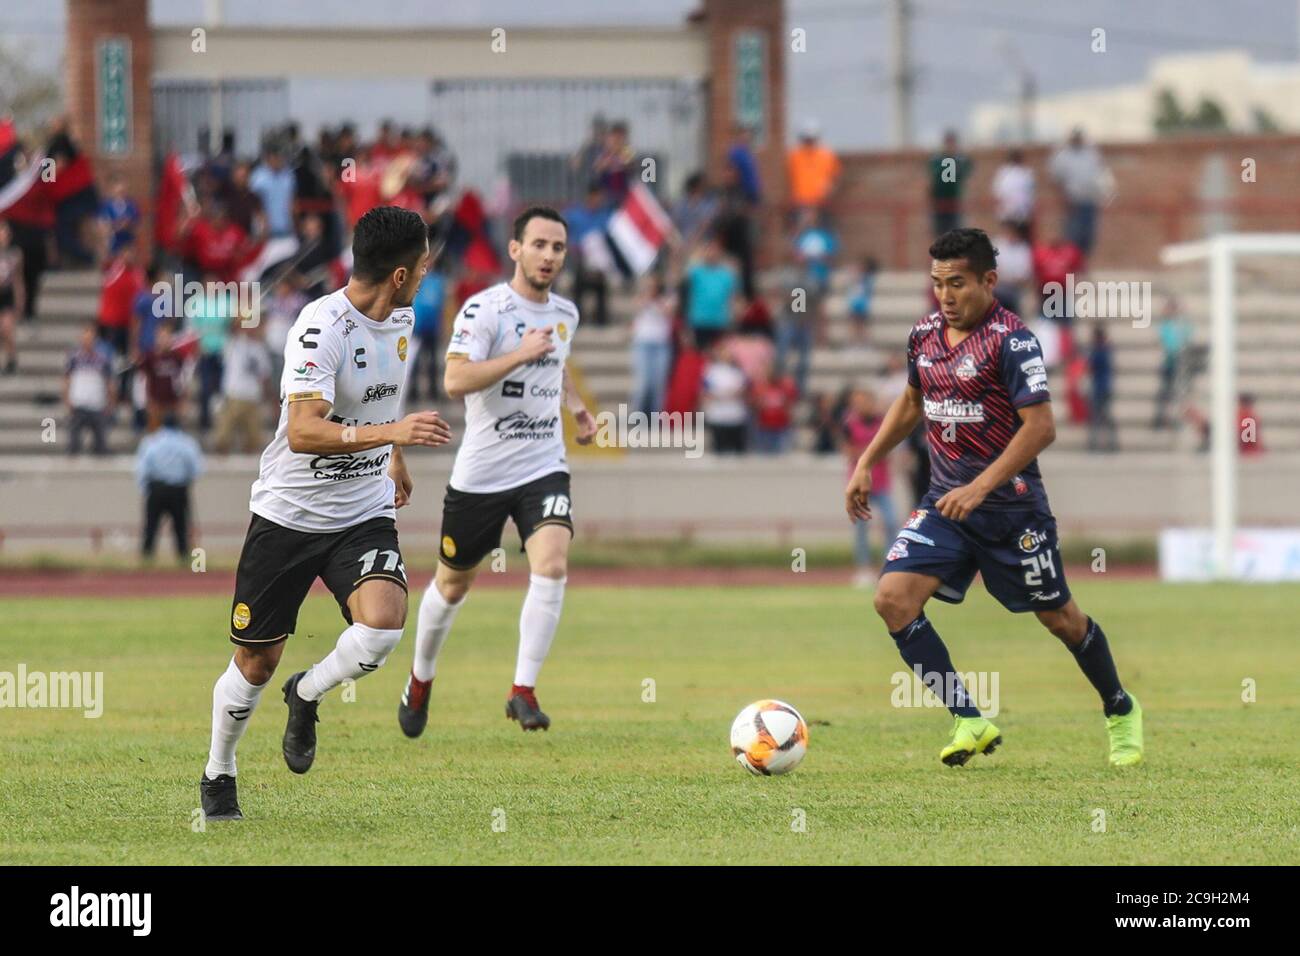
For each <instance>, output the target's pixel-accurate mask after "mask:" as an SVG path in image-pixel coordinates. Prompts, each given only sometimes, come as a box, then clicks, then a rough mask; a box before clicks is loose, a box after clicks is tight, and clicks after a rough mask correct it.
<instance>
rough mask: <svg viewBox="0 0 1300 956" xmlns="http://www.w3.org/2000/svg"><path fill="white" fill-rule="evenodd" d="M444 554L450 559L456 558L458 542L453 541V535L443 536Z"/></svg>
mask: <svg viewBox="0 0 1300 956" xmlns="http://www.w3.org/2000/svg"><path fill="white" fill-rule="evenodd" d="M442 553H443V554H445V555H446V556H447V557H449V558H454V557H456V542H455V541H453V540H451V535H449V534H444V535H443V536H442Z"/></svg>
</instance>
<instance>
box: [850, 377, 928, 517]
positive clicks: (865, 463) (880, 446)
mask: <svg viewBox="0 0 1300 956" xmlns="http://www.w3.org/2000/svg"><path fill="white" fill-rule="evenodd" d="M923 414H924V412H923V406H922V404H921V390H920V389H918V388H917V387H916V386H915V385H910V384H909V385H907V386H906V387H905V388H904V389H903V394H902V395H900V396H898V398H896V399H894V403H893V404H892V405H890V406H889V411H887V412H885V418H884V420H883V421H882V422H881V423H880V430H879V431H878V432H876V437H875V438H873V439H871V444H869V445H868V446H867V450H866V451H864V452H863V453H862V457H861V458H859V459H858V464H857V466H856V467H855V468H854V469H853V476H852V477H851V478H850V479H849V485H848V487H847V488H845V489H844V510H845V511H847V512H848V515H849V517H850V518H852V519H853V520H854V521H858V520H862V521H867V520H870V518H871V506H870V505H869V504H868V501H867V499H868V496H869V495H870V494H871V469H872V467H874V466H875V464H876V463H877V462H879V461H881V460H883V459H884V457H885V456H886V455H888V454H889V453H890V452H891V451H893V450H894V448H895V447H896V446H897V445H898V443H899V442H901V441H902V440H903V439H904V438H906V437H907V436H908V435H910V434H912V429H914V428H915V427H916V426H917V423H918V422H920V420H921V417H922V415H923Z"/></svg>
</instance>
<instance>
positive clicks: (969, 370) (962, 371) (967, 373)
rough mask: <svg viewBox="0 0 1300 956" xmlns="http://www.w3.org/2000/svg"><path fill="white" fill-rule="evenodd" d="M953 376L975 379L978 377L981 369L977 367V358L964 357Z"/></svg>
mask: <svg viewBox="0 0 1300 956" xmlns="http://www.w3.org/2000/svg"><path fill="white" fill-rule="evenodd" d="M953 374H954V375H956V376H957V377H958V378H974V377H975V376H976V375H978V374H979V369H977V368H976V367H975V356H973V355H965V356H962V360H961V364H960V365H958V366H957V370H956V371H955V372H953Z"/></svg>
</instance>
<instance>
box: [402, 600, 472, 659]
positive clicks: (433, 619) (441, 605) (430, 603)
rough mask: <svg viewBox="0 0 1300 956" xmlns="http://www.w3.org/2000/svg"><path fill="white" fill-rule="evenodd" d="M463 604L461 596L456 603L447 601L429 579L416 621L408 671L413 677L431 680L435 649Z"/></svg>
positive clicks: (440, 645) (438, 647) (438, 649)
mask: <svg viewBox="0 0 1300 956" xmlns="http://www.w3.org/2000/svg"><path fill="white" fill-rule="evenodd" d="M464 603H465V599H464V598H461V599H460V600H459V601H457V602H456V603H455V604H449V603H448V602H447V599H446V598H444V597H443V596H442V592H441V591H439V590H438V583H437V581H430V582H429V586H428V587H427V588H425V591H424V597H423V598H421V599H420V613H419V616H418V617H417V618H416V623H415V661H414V662H413V663H412V664H411V673H412V674H414V675H415V679H416V680H433V675H434V674H435V673H436V672H437V670H438V652H439V651H441V650H442V644H443V642H444V641H445V640H447V635H448V634H450V633H451V624H452V622H453V621H455V620H456V612H457V611H459V610H460V606H461V605H462V604H464Z"/></svg>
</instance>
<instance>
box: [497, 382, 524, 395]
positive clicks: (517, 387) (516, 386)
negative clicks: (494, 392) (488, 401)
mask: <svg viewBox="0 0 1300 956" xmlns="http://www.w3.org/2000/svg"><path fill="white" fill-rule="evenodd" d="M501 397H502V398H523V397H524V383H523V382H502V383H501Z"/></svg>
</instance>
